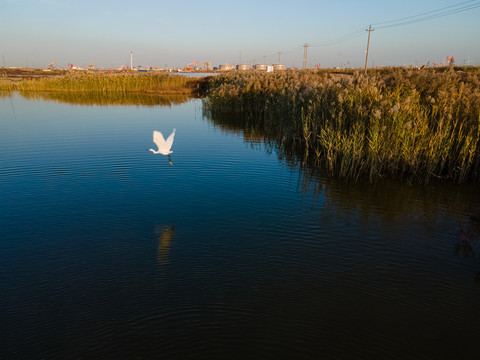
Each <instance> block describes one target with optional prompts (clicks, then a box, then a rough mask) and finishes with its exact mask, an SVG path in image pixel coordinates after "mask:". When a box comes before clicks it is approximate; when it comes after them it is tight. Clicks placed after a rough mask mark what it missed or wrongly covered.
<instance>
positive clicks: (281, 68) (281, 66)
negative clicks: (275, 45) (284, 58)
mask: <svg viewBox="0 0 480 360" xmlns="http://www.w3.org/2000/svg"><path fill="white" fill-rule="evenodd" d="M273 70H275V71H279V70H285V65H283V64H276V65H273Z"/></svg>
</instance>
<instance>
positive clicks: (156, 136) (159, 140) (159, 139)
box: [153, 131, 167, 150]
mask: <svg viewBox="0 0 480 360" xmlns="http://www.w3.org/2000/svg"><path fill="white" fill-rule="evenodd" d="M153 142H154V143H155V144H156V145H157V147H158V150H162V149H165V148H166V147H167V143H166V142H165V139H164V138H163V135H162V133H161V132H160V131H154V132H153Z"/></svg>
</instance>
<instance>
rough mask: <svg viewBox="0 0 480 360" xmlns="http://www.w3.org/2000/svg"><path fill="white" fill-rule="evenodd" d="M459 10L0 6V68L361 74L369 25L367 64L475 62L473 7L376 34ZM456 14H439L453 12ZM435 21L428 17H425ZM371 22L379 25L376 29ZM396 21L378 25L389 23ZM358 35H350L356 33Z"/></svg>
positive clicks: (454, 1)
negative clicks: (207, 66)
mask: <svg viewBox="0 0 480 360" xmlns="http://www.w3.org/2000/svg"><path fill="white" fill-rule="evenodd" d="M462 3H465V1H462V0H435V1H433V0H422V1H418V0H415V1H411V0H403V1H388V0H381V1H380V0H375V1H353V0H336V1H334V0H330V1H304V0H296V1H294V0H290V1H283V0H277V1H260V0H255V1H252V0H243V1H225V0H223V1H217V0H210V1H190V0H183V1H172V0H169V1H151V0H142V1H122V0H120V1H101V0H98V1H90V0H84V1H70V0H23V1H22V0H0V14H1V21H0V56H2V58H0V66H3V62H5V64H6V65H7V66H29V67H46V65H47V64H48V63H50V62H51V61H53V60H55V61H56V63H57V65H58V66H59V67H66V66H67V63H68V62H70V63H73V64H75V65H80V66H86V65H88V64H90V63H92V62H96V64H97V66H99V67H100V66H104V67H107V68H109V67H118V66H120V65H129V64H130V51H131V50H132V51H133V52H134V66H138V65H142V66H147V65H149V66H165V65H166V64H167V65H168V66H183V65H185V64H187V63H190V62H192V61H197V60H198V61H199V63H200V64H201V63H202V62H203V61H204V60H209V61H212V64H213V65H214V66H218V65H219V64H224V63H225V62H228V63H232V64H237V63H239V61H240V57H241V61H242V63H247V64H248V63H253V62H254V61H255V62H256V63H263V60H264V56H266V61H267V63H270V64H271V63H277V62H278V52H282V54H281V55H280V61H281V63H283V64H285V65H286V66H287V67H291V66H297V67H301V66H302V61H303V52H304V48H303V44H304V43H309V44H317V45H322V44H324V43H325V42H329V41H331V40H335V39H338V38H340V37H342V36H344V35H347V34H352V33H353V34H352V36H351V38H350V37H349V38H350V39H349V40H348V41H344V42H335V41H334V43H333V44H331V45H326V46H311V47H309V48H308V65H309V67H311V66H313V65H315V64H317V63H320V64H321V65H322V67H331V66H342V65H343V64H346V65H349V66H351V67H352V66H355V67H356V66H363V64H364V61H365V49H366V45H367V34H368V33H367V32H366V31H364V29H366V28H367V27H368V25H369V24H372V25H373V28H374V29H375V31H374V32H372V34H371V42H370V55H369V66H371V65H374V66H376V65H381V66H384V65H411V64H415V63H417V64H419V65H421V64H424V63H426V62H427V61H430V63H433V62H435V63H440V62H441V61H445V58H446V57H447V56H455V59H456V63H457V64H464V63H467V64H472V65H479V64H480V46H479V44H480V42H479V39H480V21H479V19H480V0H475V1H471V2H469V3H467V4H466V5H477V6H479V7H476V8H473V9H470V10H468V11H464V12H456V13H452V14H450V15H448V16H443V17H438V18H435V19H431V20H427V21H420V22H417V23H410V24H406V25H401V26H394V27H384V28H381V26H382V24H381V23H382V22H388V21H390V20H396V19H401V18H406V17H409V19H406V20H405V21H409V20H415V19H416V18H410V17H411V16H414V15H418V14H422V13H427V12H431V11H433V10H437V9H440V8H445V7H448V6H452V5H454V6H457V7H458V4H462ZM457 7H452V8H447V9H446V10H444V11H452V12H455V11H456V9H457ZM431 15H435V13H429V14H427V15H425V16H431ZM377 24H378V25H377ZM392 24H395V23H387V24H383V26H385V25H392ZM356 31H358V32H356Z"/></svg>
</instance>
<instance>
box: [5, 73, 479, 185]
mask: <svg viewBox="0 0 480 360" xmlns="http://www.w3.org/2000/svg"><path fill="white" fill-rule="evenodd" d="M0 90H3V91H4V93H5V92H7V93H9V92H12V91H19V92H20V93H21V94H22V95H24V96H27V97H31V96H42V97H44V98H47V99H55V100H57V101H66V102H69V101H72V102H74V103H79V102H80V103H83V102H85V103H89V102H90V103H92V104H94V103H97V104H98V103H102V104H103V103H104V102H103V101H100V102H99V101H98V96H101V97H105V98H107V99H108V98H110V99H115V101H114V103H117V104H129V103H131V101H129V100H126V99H125V98H126V97H128V98H130V96H126V94H147V95H165V94H169V95H180V94H185V95H202V96H204V100H203V102H204V112H205V114H206V115H207V116H209V117H210V118H212V120H214V121H224V120H226V121H229V120H228V118H230V119H236V120H235V126H239V127H241V128H244V129H248V132H249V133H262V135H263V136H265V137H268V138H269V139H270V140H271V141H274V142H275V143H276V144H277V146H278V147H283V148H285V147H286V146H291V145H292V144H293V145H294V146H295V147H296V148H298V147H299V146H300V147H301V148H302V151H303V158H304V160H305V161H308V162H309V163H312V164H314V166H318V167H319V168H322V169H325V171H327V172H328V173H330V174H331V175H334V176H339V177H342V178H348V179H355V180H357V179H359V178H361V177H366V178H368V179H370V180H371V181H376V180H378V179H380V178H384V177H388V178H401V179H408V180H409V181H416V182H424V183H426V182H428V181H430V180H431V179H442V180H448V181H454V182H457V183H462V182H478V181H479V180H480V69H479V68H478V67H470V68H453V67H451V68H441V69H432V68H426V69H422V70H411V69H403V68H391V69H381V70H377V71H372V72H369V74H368V76H364V75H363V74H362V73H361V72H350V73H335V72H329V71H313V70H311V71H310V70H306V71H284V72H276V73H264V72H253V71H251V72H229V73H225V74H222V75H219V76H214V77H208V78H191V77H184V76H172V75H168V74H129V73H126V74H125V73H122V74H66V75H61V76H56V77H39V78H24V79H21V80H20V79H12V78H9V79H3V80H2V81H0ZM42 92H43V93H44V94H47V95H40V93H42ZM35 94H37V95H35ZM68 94H70V95H68ZM94 94H95V95H94ZM93 98H97V100H92V99H93ZM69 99H70V100H69ZM71 99H76V100H71ZM145 101H147V103H148V104H155V103H156V102H155V101H152V100H151V99H150V100H145ZM179 101H183V100H179Z"/></svg>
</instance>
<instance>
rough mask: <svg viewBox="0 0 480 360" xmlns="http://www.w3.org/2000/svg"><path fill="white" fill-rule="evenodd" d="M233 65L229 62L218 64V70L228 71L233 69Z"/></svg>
mask: <svg viewBox="0 0 480 360" xmlns="http://www.w3.org/2000/svg"><path fill="white" fill-rule="evenodd" d="M233 69H234V67H233V65H230V64H224V65H219V66H218V70H220V71H229V70H233Z"/></svg>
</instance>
